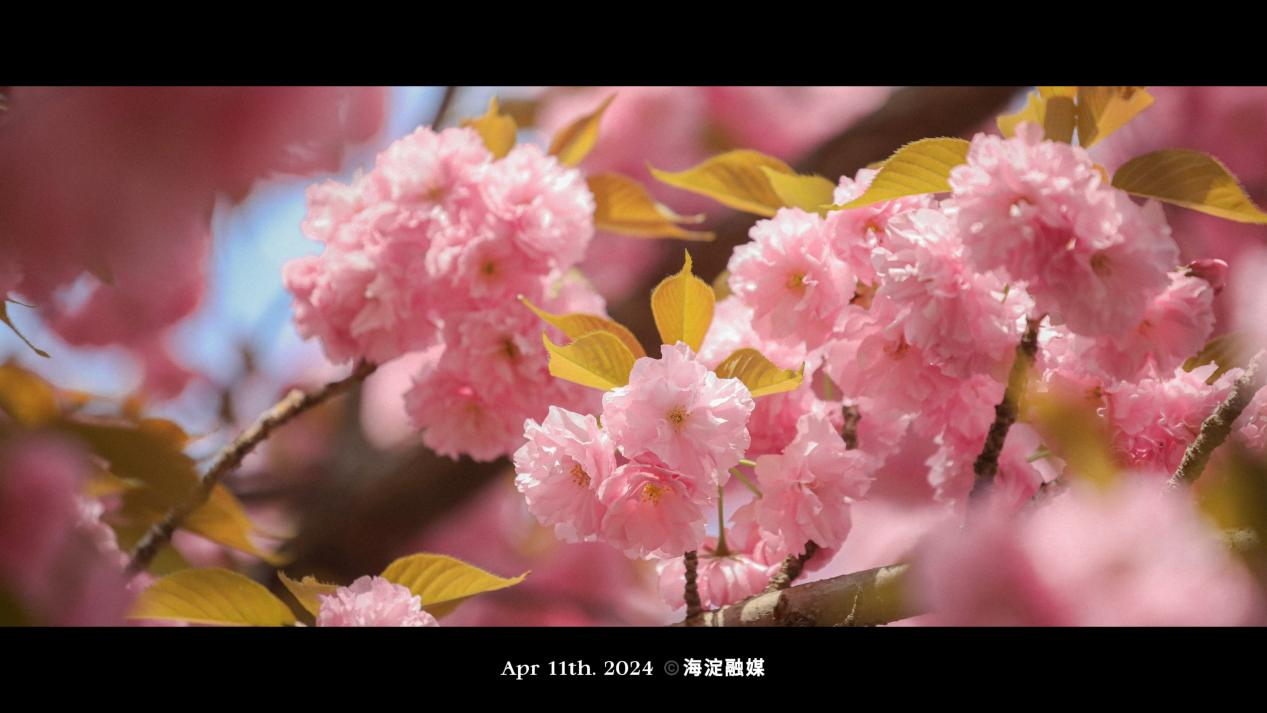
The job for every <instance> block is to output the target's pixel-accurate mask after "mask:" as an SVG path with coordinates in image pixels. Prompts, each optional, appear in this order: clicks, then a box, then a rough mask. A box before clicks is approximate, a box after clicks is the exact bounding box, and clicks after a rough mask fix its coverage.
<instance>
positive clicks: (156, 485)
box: [58, 420, 198, 523]
mask: <svg viewBox="0 0 1267 713" xmlns="http://www.w3.org/2000/svg"><path fill="white" fill-rule="evenodd" d="M58 426H59V428H61V429H62V430H64V431H66V432H67V433H70V434H71V435H74V436H75V437H77V438H79V439H80V440H82V441H83V442H84V443H85V444H86V445H87V446H88V447H89V448H90V449H91V450H92V451H93V452H94V453H96V454H97V455H98V456H100V457H101V458H102V459H104V460H105V462H106V464H107V466H108V467H109V469H110V472H111V473H113V474H114V475H116V476H118V477H119V478H122V479H124V480H127V481H132V482H136V483H139V484H140V485H141V486H142V487H137V488H133V489H131V490H128V491H127V492H126V493H125V494H124V496H123V507H122V508H121V511H120V515H121V517H122V518H123V519H124V520H126V521H128V522H145V523H151V522H155V521H157V519H158V518H161V517H162V516H163V515H164V514H165V513H166V512H167V511H168V510H170V509H171V508H173V507H175V506H177V505H179V504H181V503H184V502H185V501H186V500H187V499H188V498H189V495H190V493H191V492H192V491H193V490H194V488H196V487H197V486H198V472H197V470H196V467H195V464H194V461H193V459H192V458H190V457H189V456H187V455H185V453H183V452H182V451H181V449H180V448H179V447H177V446H175V445H174V444H173V443H172V442H171V440H170V436H169V435H167V434H162V433H158V432H155V431H152V430H147V429H145V428H141V427H140V426H138V425H137V424H135V423H128V422H95V421H86V420H82V421H81V420H74V421H62V422H60V423H59V424H58Z"/></svg>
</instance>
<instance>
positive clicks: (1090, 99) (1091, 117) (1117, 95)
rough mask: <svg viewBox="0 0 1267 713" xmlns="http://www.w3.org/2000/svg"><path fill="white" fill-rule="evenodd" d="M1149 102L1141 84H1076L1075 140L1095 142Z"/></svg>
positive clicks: (1150, 103)
mask: <svg viewBox="0 0 1267 713" xmlns="http://www.w3.org/2000/svg"><path fill="white" fill-rule="evenodd" d="M1152 104H1153V97H1152V95H1151V94H1149V93H1148V92H1147V91H1145V90H1144V88H1143V87H1078V143H1080V144H1082V146H1083V147H1084V148H1085V147H1089V146H1091V145H1093V144H1095V143H1096V142H1097V141H1099V140H1101V139H1103V138H1104V137H1106V136H1108V135H1109V134H1111V133H1113V132H1114V131H1117V130H1118V129H1120V128H1122V127H1123V126H1125V125H1126V123H1127V122H1128V121H1130V120H1131V119H1134V118H1135V117H1136V116H1137V115H1139V113H1140V112H1141V111H1143V110H1145V109H1147V108H1148V107H1150V106H1152Z"/></svg>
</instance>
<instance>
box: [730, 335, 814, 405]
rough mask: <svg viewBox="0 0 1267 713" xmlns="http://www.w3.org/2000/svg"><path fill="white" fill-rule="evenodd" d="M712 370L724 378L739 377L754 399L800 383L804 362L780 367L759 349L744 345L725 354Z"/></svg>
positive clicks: (790, 388)
mask: <svg viewBox="0 0 1267 713" xmlns="http://www.w3.org/2000/svg"><path fill="white" fill-rule="evenodd" d="M713 372H714V373H716V374H717V376H719V377H721V378H723V379H732V378H733V379H739V380H740V381H742V382H743V384H744V386H747V387H748V391H751V392H752V398H754V399H755V398H758V397H760V396H769V395H770V394H779V393H782V392H784V391H791V390H793V389H795V388H797V387H798V386H800V385H801V379H802V377H803V375H804V373H805V365H804V364H802V365H801V368H800V370H799V371H792V370H790V369H780V368H779V367H777V366H775V365H774V362H772V361H770V360H769V359H766V358H765V357H764V356H762V354H761V352H759V351H757V350H756V349H749V348H746V347H745V348H743V349H738V350H736V351H735V353H734V354H731V355H730V356H728V357H726V359H725V360H724V361H722V363H720V364H718V365H717V368H716V369H714V370H713Z"/></svg>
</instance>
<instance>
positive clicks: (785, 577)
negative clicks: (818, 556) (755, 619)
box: [765, 541, 818, 592]
mask: <svg viewBox="0 0 1267 713" xmlns="http://www.w3.org/2000/svg"><path fill="white" fill-rule="evenodd" d="M816 552H818V545H816V544H814V542H812V541H811V542H806V543H805V551H804V552H802V553H800V554H798V555H788V556H787V559H785V560H783V566H782V567H780V568H779V571H778V572H776V573H775V575H774V576H773V577H771V578H770V583H769V584H767V585H765V591H767V592H777V591H779V590H780V589H787V588H788V587H790V586H792V582H794V581H796V578H797V577H799V576H801V572H802V571H803V570H804V569H805V563H806V562H808V561H809V559H810V558H811V557H813V556H814V554H815V553H816Z"/></svg>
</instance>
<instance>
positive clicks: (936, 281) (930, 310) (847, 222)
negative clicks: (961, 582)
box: [730, 125, 1237, 504]
mask: <svg viewBox="0 0 1267 713" xmlns="http://www.w3.org/2000/svg"><path fill="white" fill-rule="evenodd" d="M874 175H875V172H874V171H871V170H862V171H860V172H859V173H858V175H857V176H856V177H855V178H853V179H850V178H847V177H846V178H842V179H841V181H840V185H839V187H838V188H837V189H836V192H835V196H834V198H835V202H836V203H837V204H845V203H848V202H849V201H851V200H853V199H855V198H857V197H858V196H859V195H861V194H862V193H863V192H864V191H865V190H866V188H867V187H868V185H869V184H870V181H871V180H872V179H873V178H874ZM949 183H950V191H949V195H948V196H947V197H946V198H945V199H943V200H940V201H938V200H936V199H934V198H933V197H931V196H927V195H924V196H913V197H906V198H900V199H897V200H893V201H887V202H881V203H878V204H873V205H870V206H865V207H860V208H856V209H847V210H836V211H832V212H829V213H827V215H826V216H825V217H820V216H819V215H816V214H810V213H806V212H804V211H801V210H798V209H794V208H788V209H783V210H781V211H780V212H779V213H778V214H777V215H776V216H775V217H774V218H772V219H770V220H768V221H762V222H760V223H758V225H757V226H756V227H754V229H753V231H752V242H750V243H748V244H747V245H744V246H741V247H740V248H738V249H736V251H735V253H734V256H733V257H732V259H731V261H730V286H731V289H732V290H733V292H734V294H735V296H736V297H737V298H738V299H739V300H741V301H742V302H743V303H744V304H745V305H746V306H747V307H749V308H750V309H751V310H752V313H753V316H754V320H753V323H752V326H753V329H754V330H755V331H756V333H757V335H758V336H759V337H761V338H762V339H765V340H768V341H771V342H775V343H778V344H780V345H783V346H786V347H789V348H801V349H804V350H806V359H807V360H808V361H810V362H811V363H817V364H820V365H821V368H822V370H823V371H824V372H825V374H826V375H827V376H828V377H830V379H831V381H832V382H833V384H834V385H835V386H836V387H838V388H839V389H840V390H841V392H842V396H843V397H844V398H845V399H847V400H848V401H850V402H851V403H853V404H855V405H856V406H857V407H858V408H859V410H860V412H861V424H863V428H862V429H861V432H860V448H861V450H863V451H864V452H866V453H868V454H870V455H871V456H872V457H874V458H876V459H879V460H880V461H883V460H884V459H886V458H887V457H888V456H889V455H891V454H892V453H893V452H894V450H895V448H896V447H897V445H898V443H899V442H900V439H901V437H902V435H903V431H905V430H907V429H909V430H910V432H911V433H912V434H914V435H916V436H918V437H920V438H923V439H928V440H931V441H933V442H934V443H936V444H937V450H936V452H935V453H934V454H933V455H932V456H931V457H930V458H929V459H928V461H927V462H926V465H927V467H928V478H929V481H930V483H931V485H932V486H933V487H934V488H935V489H936V491H937V493H938V495H939V496H940V497H941V498H942V499H944V500H947V501H954V502H961V501H962V500H963V496H965V495H966V494H967V492H968V490H969V489H970V487H971V484H972V480H973V473H972V465H973V461H974V460H975V459H976V457H977V456H978V454H979V453H981V451H982V447H983V445H984V442H985V436H986V433H987V431H988V430H989V428H990V425H991V423H992V422H993V420H994V409H995V405H996V404H998V403H999V402H1000V400H1001V398H1002V396H1003V393H1004V387H1005V384H1006V381H1007V373H1008V368H1009V366H1010V364H1011V362H1012V360H1013V358H1014V353H1015V350H1016V346H1017V344H1018V342H1019V341H1020V337H1021V333H1022V332H1023V331H1024V329H1025V326H1026V321H1027V319H1032V320H1041V325H1042V326H1041V331H1040V332H1039V342H1040V350H1039V351H1040V358H1039V375H1040V381H1042V382H1043V383H1045V384H1048V385H1050V386H1054V385H1056V384H1058V383H1059V384H1065V385H1076V387H1077V388H1078V389H1079V390H1080V391H1081V392H1083V393H1086V394H1090V395H1093V396H1094V398H1096V399H1099V400H1100V402H1101V414H1102V415H1103V416H1104V418H1105V419H1106V420H1107V422H1108V423H1109V424H1111V427H1112V429H1113V431H1114V434H1115V438H1116V443H1117V444H1118V446H1119V447H1120V449H1121V451H1122V453H1123V454H1124V455H1126V456H1127V457H1128V459H1129V462H1130V464H1131V465H1136V466H1141V467H1142V466H1145V465H1155V466H1156V467H1157V468H1159V469H1164V468H1167V467H1173V466H1174V464H1175V463H1176V462H1177V458H1178V457H1179V456H1181V455H1182V453H1183V450H1184V448H1186V446H1187V445H1188V444H1189V443H1190V442H1191V440H1192V439H1193V438H1194V437H1195V432H1196V431H1195V430H1194V429H1193V427H1194V425H1195V426H1199V425H1200V422H1201V420H1202V419H1204V417H1205V416H1206V415H1208V414H1209V412H1210V410H1211V408H1212V405H1213V404H1214V403H1217V402H1218V401H1219V400H1221V398H1222V397H1223V396H1224V395H1225V394H1226V389H1227V388H1228V386H1229V385H1230V383H1231V380H1232V379H1234V378H1235V376H1236V373H1237V372H1236V371H1235V370H1234V371H1232V372H1229V373H1228V374H1227V375H1225V376H1223V377H1222V378H1221V379H1220V380H1219V381H1216V382H1215V383H1213V384H1206V383H1205V381H1206V377H1207V376H1209V372H1210V371H1212V370H1213V368H1212V367H1211V368H1210V369H1209V370H1206V371H1194V372H1187V371H1184V370H1183V369H1182V368H1181V364H1182V363H1183V361H1184V360H1185V359H1187V358H1188V357H1190V356H1192V355H1193V354H1195V353H1196V352H1197V351H1199V350H1200V349H1201V347H1202V345H1204V344H1205V342H1206V340H1207V339H1208V338H1209V336H1210V334H1211V332H1212V330H1213V326H1214V314H1213V310H1212V301H1213V296H1214V293H1215V292H1216V290H1218V289H1220V288H1221V286H1222V273H1223V268H1224V266H1223V265H1222V263H1218V262H1210V263H1203V264H1199V265H1194V266H1189V267H1183V266H1180V265H1179V264H1178V263H1179V252H1178V248H1177V247H1176V245H1175V243H1174V241H1173V239H1172V238H1171V235H1170V231H1169V228H1168V227H1167V224H1166V222H1165V218H1164V215H1163V214H1162V212H1161V208H1160V206H1159V205H1157V204H1155V203H1151V202H1149V203H1146V204H1144V205H1139V204H1137V203H1135V202H1134V201H1132V200H1131V199H1130V197H1129V196H1127V195H1126V194H1125V193H1123V192H1121V191H1119V190H1117V189H1115V188H1113V187H1111V186H1109V185H1107V183H1106V182H1105V180H1104V177H1103V175H1102V174H1101V173H1100V170H1099V169H1098V168H1097V167H1096V165H1095V163H1094V162H1093V161H1092V160H1091V158H1090V157H1089V156H1088V155H1087V153H1086V152H1085V151H1084V150H1082V149H1081V148H1078V147H1075V146H1071V145H1069V144H1065V143H1060V142H1054V141H1045V140H1043V139H1042V136H1041V130H1040V129H1039V128H1038V127H1035V126H1033V125H1022V126H1021V127H1020V129H1019V130H1018V132H1017V135H1016V136H1015V137H1014V138H1010V139H1005V138H1002V137H999V136H990V135H985V134H980V135H978V136H977V137H976V138H975V139H974V140H973V141H972V143H971V147H970V149H969V151H968V156H967V161H966V162H965V163H964V164H962V165H960V166H958V167H956V168H954V169H953V170H952V171H951V173H950V180H949ZM1159 416H1160V418H1159ZM876 422H883V423H886V424H888V426H887V427H885V428H870V429H869V428H867V427H866V426H867V424H869V423H872V424H875V423H876ZM1037 444H1038V439H1037V438H1036V437H1035V435H1034V434H1033V432H1032V429H1031V428H1030V427H1029V426H1027V425H1025V424H1019V425H1017V426H1015V427H1013V429H1012V431H1011V434H1010V436H1009V438H1008V439H1007V442H1006V445H1005V447H1004V449H1003V452H1002V454H1001V457H1000V462H999V474H998V478H997V482H998V483H999V484H1000V486H1001V489H1002V490H1003V491H1005V492H1007V493H1010V494H1011V495H1010V497H1011V499H1012V501H1013V502H1014V503H1017V504H1019V503H1021V502H1024V500H1025V499H1027V498H1028V497H1029V496H1031V495H1032V494H1033V493H1034V492H1035V491H1036V489H1037V488H1038V486H1039V485H1041V484H1042V483H1043V482H1044V481H1045V480H1048V479H1050V478H1051V477H1053V475H1054V474H1053V473H1051V472H1044V471H1045V470H1047V469H1046V468H1045V467H1044V466H1045V464H1042V463H1038V462H1035V461H1034V459H1033V458H1031V456H1033V455H1034V452H1035V449H1036V446H1037Z"/></svg>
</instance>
